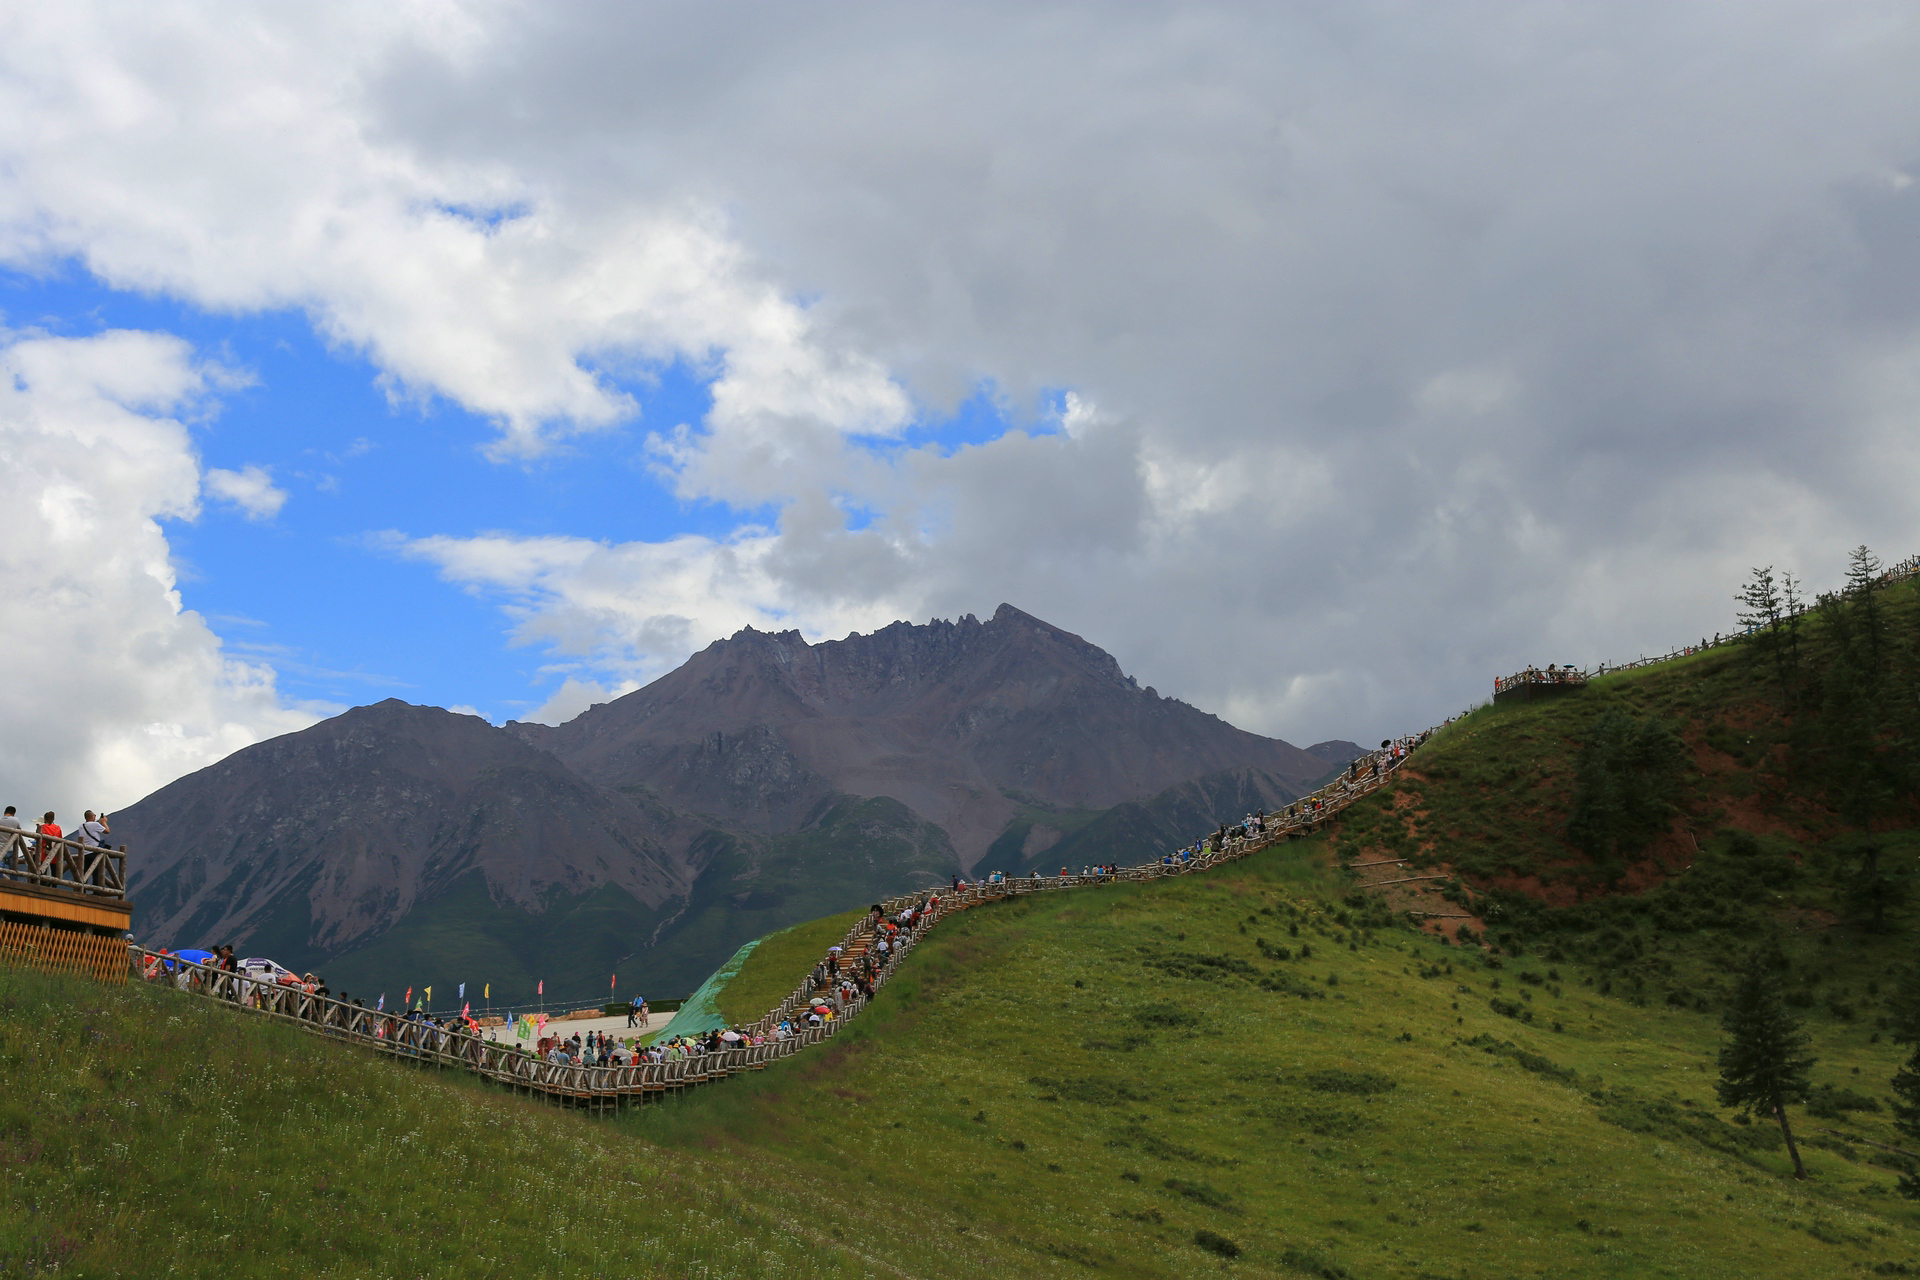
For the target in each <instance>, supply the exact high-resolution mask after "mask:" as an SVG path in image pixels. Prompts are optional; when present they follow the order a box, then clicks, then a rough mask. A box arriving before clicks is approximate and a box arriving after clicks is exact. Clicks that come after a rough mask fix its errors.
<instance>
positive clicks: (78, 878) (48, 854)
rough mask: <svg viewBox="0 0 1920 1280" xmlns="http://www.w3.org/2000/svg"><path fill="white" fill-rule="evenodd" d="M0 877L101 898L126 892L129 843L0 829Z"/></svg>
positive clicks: (121, 896) (38, 886)
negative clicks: (94, 841)
mask: <svg viewBox="0 0 1920 1280" xmlns="http://www.w3.org/2000/svg"><path fill="white" fill-rule="evenodd" d="M0 880H12V881H15V882H16V883H19V884H29V885H33V886H35V887H36V888H41V889H64V890H66V891H67V892H69V893H84V894H88V895H90V896H94V897H102V898H124V897H126V896H127V847H126V846H125V845H121V846H120V847H119V848H118V849H110V848H108V847H107V846H106V845H103V844H82V843H80V842H79V841H78V840H74V839H71V838H69V837H66V836H39V835H32V834H28V833H18V834H16V833H15V832H12V831H0Z"/></svg>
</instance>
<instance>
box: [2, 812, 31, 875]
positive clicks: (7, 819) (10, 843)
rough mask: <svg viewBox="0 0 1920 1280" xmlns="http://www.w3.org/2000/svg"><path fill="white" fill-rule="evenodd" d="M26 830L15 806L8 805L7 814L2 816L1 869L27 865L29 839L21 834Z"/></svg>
mask: <svg viewBox="0 0 1920 1280" xmlns="http://www.w3.org/2000/svg"><path fill="white" fill-rule="evenodd" d="M25 830H26V827H24V826H22V825H21V822H20V818H19V816H18V815H17V814H16V813H15V812H14V808H13V806H12V805H8V806H7V811H6V813H4V814H0V867H8V866H24V865H25V864H26V861H27V838H26V836H24V835H22V834H20V833H21V832H24V831H25Z"/></svg>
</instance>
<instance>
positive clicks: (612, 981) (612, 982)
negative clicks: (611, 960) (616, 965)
mask: <svg viewBox="0 0 1920 1280" xmlns="http://www.w3.org/2000/svg"><path fill="white" fill-rule="evenodd" d="M619 985H620V975H619V974H617V973H616V974H614V975H613V976H612V977H611V978H608V979H607V990H608V991H609V992H611V991H612V990H613V989H614V988H615V987H617V986H619Z"/></svg>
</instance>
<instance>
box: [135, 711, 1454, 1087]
mask: <svg viewBox="0 0 1920 1280" xmlns="http://www.w3.org/2000/svg"><path fill="white" fill-rule="evenodd" d="M1448 723H1451V721H1449V722H1448ZM1433 732H1434V730H1431V729H1430V730H1428V731H1427V732H1426V733H1423V734H1419V735H1416V736H1414V737H1411V738H1403V739H1401V741H1402V742H1403V743H1405V744H1407V746H1406V750H1405V752H1404V753H1403V754H1400V755H1393V754H1390V753H1387V752H1385V751H1382V752H1377V753H1371V758H1372V759H1373V760H1374V761H1375V762H1377V763H1378V764H1379V766H1380V770H1379V772H1378V773H1377V774H1375V773H1373V772H1372V771H1371V769H1369V770H1368V771H1367V772H1365V773H1361V772H1360V769H1359V762H1358V761H1356V762H1355V764H1354V766H1353V767H1352V768H1350V770H1349V772H1348V774H1347V776H1345V777H1343V778H1340V779H1337V780H1335V781H1332V782H1329V783H1326V784H1325V785H1323V786H1321V787H1319V788H1317V789H1315V790H1314V791H1311V792H1309V793H1308V794H1306V795H1304V796H1301V797H1300V798H1299V799H1297V800H1295V801H1293V802H1292V803H1293V806H1294V807H1296V808H1298V809H1299V810H1300V812H1298V813H1296V814H1294V815H1293V816H1291V817H1289V816H1287V815H1284V814H1280V815H1274V816H1272V817H1270V818H1269V819H1268V821H1267V830H1266V831H1265V832H1264V833H1263V834H1261V835H1259V836H1256V837H1245V838H1242V837H1232V836H1230V837H1228V838H1227V839H1226V840H1225V841H1224V842H1223V843H1222V845H1221V847H1220V848H1219V849H1218V850H1213V849H1206V850H1203V851H1202V852H1201V853H1199V854H1197V855H1195V856H1193V857H1192V858H1190V859H1189V860H1187V861H1185V862H1179V861H1175V862H1172V863H1164V862H1149V863H1143V864H1141V865H1140V866H1136V867H1125V868H1120V869H1118V870H1115V871H1113V872H1110V873H1107V874H1102V875H1066V876H1041V875H1034V876H1023V877H1016V878H1014V879H1011V880H1004V881H1001V882H1000V883H997V884H985V883H979V884H970V885H968V886H966V887H965V888H962V889H959V890H957V891H956V890H951V889H949V888H948V887H946V886H944V885H943V886H936V887H932V888H927V889H922V890H920V891H918V892H916V893H905V894H897V895H895V896H893V897H891V898H888V899H886V900H885V901H883V902H882V903H881V904H880V906H881V909H882V912H883V913H884V914H886V915H894V914H898V913H899V912H900V911H903V910H905V909H906V908H907V907H909V906H915V905H922V904H930V905H929V906H928V909H927V911H926V912H925V914H924V919H916V921H915V926H914V928H913V929H912V930H911V931H910V932H907V931H903V932H902V933H901V934H899V935H896V936H897V937H898V938H899V939H900V940H899V941H898V943H897V944H895V949H894V953H893V958H892V959H891V960H889V962H888V963H887V965H886V967H884V968H883V969H881V970H880V971H879V973H877V974H875V975H874V978H873V983H872V985H873V989H874V996H875V997H877V996H878V995H879V993H880V989H881V988H882V987H884V986H885V985H886V983H887V982H888V981H889V980H891V978H892V977H893V975H894V974H895V973H896V972H898V971H899V967H900V964H901V963H902V962H903V961H904V960H905V959H906V957H907V956H908V955H909V954H911V953H912V951H913V949H914V948H915V947H917V946H918V945H919V944H920V940H921V939H922V938H924V937H925V936H926V935H927V934H928V933H929V932H930V931H932V929H933V928H934V927H935V926H936V925H938V924H939V923H940V922H941V921H942V920H945V919H947V918H948V917H949V916H951V915H953V914H954V913H955V912H958V911H964V910H966V909H968V908H969V907H974V906H978V905H980V904H981V903H985V902H998V901H1002V900H1004V899H1007V898H1017V897H1022V896H1025V895H1028V894H1033V893H1053V892H1059V891H1061V890H1067V889H1079V888H1091V887H1095V886H1098V885H1102V884H1111V883H1115V882H1122V881H1145V880H1155V879H1160V878H1162V877H1165V876H1176V875H1191V874H1194V873H1195V872H1200V871H1210V870H1212V869H1213V868H1214V867H1217V866H1220V865H1222V864H1223V863H1227V862H1232V861H1235V860H1237V859H1239V858H1244V857H1246V856H1247V855H1248V854H1251V853H1254V852H1257V851H1258V850H1261V849H1264V848H1267V847H1269V846H1271V845H1274V844H1277V843H1279V842H1280V841H1282V840H1284V839H1288V838H1290V837H1292V836H1294V835H1297V834H1301V833H1303V832H1311V831H1312V830H1313V829H1314V828H1315V827H1316V826H1318V825H1319V824H1321V823H1323V822H1326V821H1327V820H1328V819H1330V818H1332V817H1333V816H1334V815H1335V814H1337V813H1339V812H1340V811H1341V810H1343V809H1345V808H1346V807H1347V806H1349V805H1351V804H1353V803H1354V802H1355V801H1357V800H1359V799H1361V798H1362V797H1364V796H1367V795H1371V794H1372V793H1373V792H1375V791H1377V790H1379V789H1380V788H1381V787H1383V786H1385V785H1387V782H1388V780H1389V779H1390V778H1391V777H1392V776H1393V774H1394V773H1395V771H1396V770H1398V769H1399V768H1400V766H1401V765H1403V764H1405V763H1406V761H1407V760H1409V759H1411V758H1412V754H1413V749H1414V748H1415V747H1417V746H1419V745H1420V744H1421V743H1423V742H1425V741H1426V740H1427V739H1428V738H1429V737H1431V736H1432V734H1433ZM1364 758H1365V757H1363V759H1364ZM1316 803H1317V804H1318V805H1319V806H1320V807H1319V808H1314V807H1313V806H1314V805H1315V804H1316ZM867 919H868V920H870V919H871V912H869V913H868V917H867ZM866 932H867V921H866V920H863V921H862V922H861V923H860V924H857V925H855V926H854V927H853V928H851V929H849V930H848V931H847V933H846V935H845V936H844V937H842V938H841V940H840V943H839V945H840V946H841V947H842V948H846V947H850V946H852V945H853V944H854V943H856V942H858V941H859V940H860V938H861V937H863V936H864V935H865V934H866ZM127 955H128V963H129V964H130V965H131V967H132V969H133V973H134V976H135V977H137V978H144V979H146V980H148V981H150V982H155V983H162V982H164V983H167V984H170V985H172V986H174V987H176V988H178V989H180V990H183V991H187V992H190V993H193V994H197V995H200V996H202V997H205V998H207V999H211V1000H216V1001H218V1002H220V1003H221V1004H223V1005H226V1006H228V1007H231V1008H234V1009H240V1010H244V1011H247V1012H252V1013H258V1014H260V1015H262V1016H264V1017H268V1018H272V1019H274V1020H275V1021H279V1022H287V1023H291V1024H293V1025H296V1026H299V1027H301V1028H302V1029H304V1030H306V1031H310V1032H312V1033H314V1034H316V1035H322V1036H326V1037H328V1038H330V1039H337V1040H341V1041H345V1042H348V1043H354V1044H360V1045H364V1046H366V1047H368V1048H371V1049H373V1050H374V1051H376V1052H378V1053H383V1054H386V1055H388V1056H390V1057H393V1058H396V1059H399V1060H402V1061H409V1062H414V1063H417V1064H419V1065H421V1066H428V1065H431V1066H436V1067H450V1068H458V1069H464V1070H467V1071H469V1072H472V1073H473V1074H475V1075H478V1076H481V1077H482V1078H484V1079H488V1080H492V1081H494V1082H496V1083H499V1084H502V1085H506V1086H508V1087H509V1088H512V1089H513V1090H515V1091H516V1092H524V1093H528V1094H533V1095H538V1096H542V1097H545V1098H547V1099H549V1100H553V1101H556V1102H560V1103H562V1104H568V1105H577V1106H583V1107H586V1108H589V1109H592V1110H601V1109H605V1108H609V1107H614V1106H618V1105H619V1104H620V1103H622V1102H627V1101H635V1100H638V1101H647V1100H650V1099H655V1098H660V1097H664V1096H665V1095H666V1094H668V1093H678V1092H682V1091H684V1090H686V1089H689V1088H692V1087H694V1086H695V1085H701V1084H708V1083H711V1082H713V1081H716V1080H723V1079H725V1078H726V1077H727V1076H730V1075H734V1074H737V1073H739V1072H741V1071H759V1070H762V1069H764V1068H765V1067H766V1066H767V1064H768V1063H771V1062H776V1061H779V1060H780V1059H782V1058H787V1057H791V1056H792V1055H794V1054H796V1053H799V1052H800V1051H801V1050H803V1049H806V1048H808V1047H810V1046H812V1045H816V1044H820V1043H821V1042H823V1041H825V1040H829V1039H831V1038H832V1037H833V1036H834V1035H836V1034H837V1033H838V1032H839V1031H840V1029H841V1028H842V1027H844V1026H846V1025H847V1023H849V1022H850V1021H851V1020H852V1019H853V1018H855V1017H857V1016H858V1015H859V1013H860V1012H861V1010H863V1009H865V1008H866V1007H867V1005H868V1004H869V1003H871V1000H870V999H869V998H868V997H866V996H863V995H859V994H855V995H854V996H853V998H852V999H846V998H843V997H842V996H841V995H840V994H839V992H838V990H835V991H834V992H833V994H831V995H830V996H827V997H823V998H820V999H818V1000H817V1001H813V1000H810V999H809V988H810V983H811V978H810V977H809V978H808V979H806V980H803V981H802V983H801V984H800V985H799V986H798V987H796V988H794V990H793V992H792V993H791V994H789V995H788V996H787V997H786V998H785V999H783V1000H782V1001H781V1002H780V1003H779V1004H778V1005H776V1006H775V1007H774V1008H773V1010H772V1011H771V1012H769V1013H768V1014H767V1015H766V1016H765V1017H763V1018H761V1019H760V1020H759V1022H757V1023H755V1024H753V1025H754V1026H755V1027H756V1028H758V1029H761V1030H770V1029H771V1028H773V1027H775V1026H777V1025H778V1024H779V1023H780V1022H781V1021H783V1020H785V1019H786V1018H788V1017H789V1016H790V1015H791V1014H792V1013H793V1012H795V1011H796V1010H797V1009H799V1008H800V1007H801V1004H802V1003H803V1002H807V1003H821V1004H825V1005H828V1006H829V1007H831V1008H832V1009H833V1010H834V1011H835V1016H834V1017H833V1018H832V1019H831V1020H829V1021H827V1022H826V1023H825V1024H824V1025H822V1026H818V1027H799V1028H796V1029H795V1030H794V1032H793V1033H792V1035H790V1036H788V1037H787V1038H785V1039H781V1040H768V1041H766V1042H765V1043H762V1044H757V1045H756V1044H745V1045H739V1046H735V1047H730V1048H722V1049H718V1050H715V1051H714V1052H711V1053H699V1054H690V1055H688V1056H687V1057H685V1058H683V1059H680V1060H677V1061H667V1062H642V1063H634V1064H631V1065H629V1066H624V1067H575V1066H562V1065H560V1064H558V1063H552V1062H548V1061H546V1060H545V1059H544V1058H540V1057H536V1056H534V1055H532V1054H529V1053H527V1052H525V1051H523V1050H522V1049H520V1048H519V1047H518V1046H517V1045H514V1044H512V1043H507V1044H502V1043H500V1042H498V1041H492V1040H485V1039H482V1038H481V1037H479V1036H476V1035H472V1034H470V1033H469V1032H467V1031H466V1030H465V1029H464V1028H458V1029H456V1028H447V1027H436V1026H433V1025H431V1024H430V1023H427V1022H425V1021H418V1022H415V1021H409V1020H408V1019H407V1018H406V1017H404V1016H402V1015H401V1014H399V1013H388V1012H384V1011H380V1010H374V1009H368V1008H365V1007H364V1006H361V1005H352V1004H347V1003H345V1002H343V1001H341V1000H337V999H335V998H333V997H332V996H321V995H315V994H312V993H310V992H307V991H303V990H301V989H299V988H297V987H287V986H279V985H276V984H269V983H263V982H259V981H256V980H253V979H250V978H246V977H243V976H241V975H240V974H238V973H233V972H230V971H228V970H225V969H216V968H214V967H212V966H211V965H204V964H197V963H195V962H192V961H188V960H182V959H181V958H180V957H178V956H176V955H171V954H163V953H161V952H158V951H152V950H149V949H147V948H145V947H141V946H137V945H132V944H129V946H128V948H127ZM255 1000H257V1001H258V1003H253V1002H254V1001H255Z"/></svg>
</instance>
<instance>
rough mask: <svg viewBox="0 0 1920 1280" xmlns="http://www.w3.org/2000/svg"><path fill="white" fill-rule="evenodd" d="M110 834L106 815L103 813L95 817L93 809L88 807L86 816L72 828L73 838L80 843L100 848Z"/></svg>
mask: <svg viewBox="0 0 1920 1280" xmlns="http://www.w3.org/2000/svg"><path fill="white" fill-rule="evenodd" d="M111 834H112V833H111V832H110V831H108V829H107V815H106V814H104V813H103V814H101V815H100V816H99V817H97V818H96V817H94V816H93V810H91V809H89V810H87V816H86V818H85V819H84V820H83V821H82V822H81V823H80V825H79V826H78V827H76V828H74V832H73V838H74V839H75V840H78V841H79V842H80V843H81V844H84V845H90V846H93V847H96V848H100V847H104V846H105V845H106V843H107V837H108V836H109V835H111Z"/></svg>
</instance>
